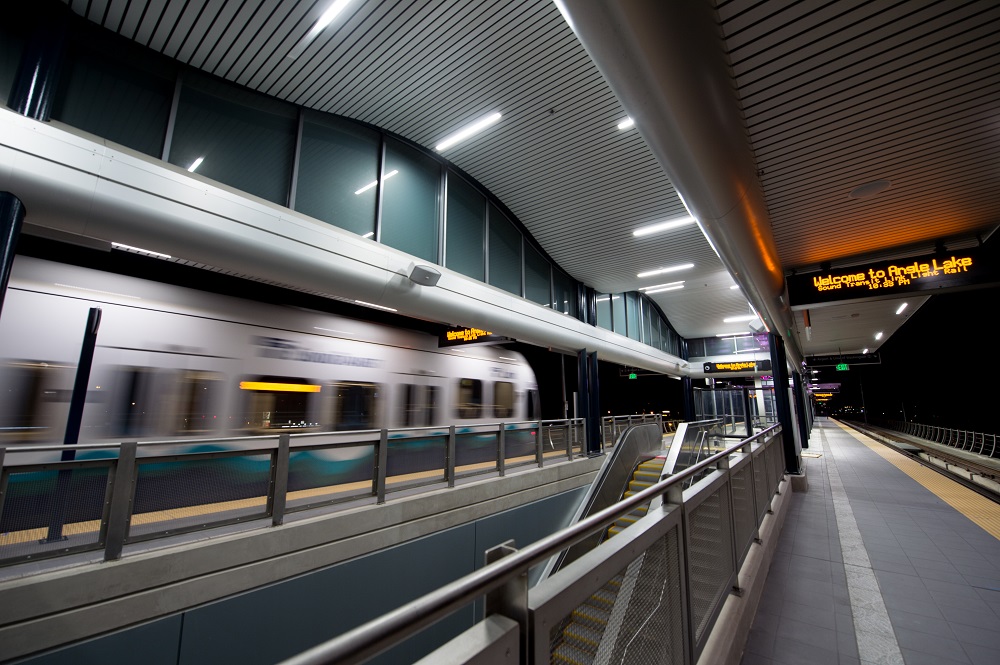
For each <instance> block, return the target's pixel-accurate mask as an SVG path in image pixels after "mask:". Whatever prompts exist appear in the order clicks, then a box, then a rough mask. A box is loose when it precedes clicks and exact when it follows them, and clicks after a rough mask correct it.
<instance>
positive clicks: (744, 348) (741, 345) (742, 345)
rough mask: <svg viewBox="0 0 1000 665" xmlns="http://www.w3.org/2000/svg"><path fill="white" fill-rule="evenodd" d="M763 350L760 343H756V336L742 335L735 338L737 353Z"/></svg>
mask: <svg viewBox="0 0 1000 665" xmlns="http://www.w3.org/2000/svg"><path fill="white" fill-rule="evenodd" d="M765 350H766V349H763V348H761V345H760V344H758V343H757V338H756V337H754V336H753V335H744V336H743V337H737V338H736V352H737V353H750V352H751V351H765Z"/></svg>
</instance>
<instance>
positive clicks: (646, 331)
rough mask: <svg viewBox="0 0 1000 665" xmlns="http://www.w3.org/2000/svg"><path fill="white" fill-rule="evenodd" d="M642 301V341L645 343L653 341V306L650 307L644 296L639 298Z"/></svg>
mask: <svg viewBox="0 0 1000 665" xmlns="http://www.w3.org/2000/svg"><path fill="white" fill-rule="evenodd" d="M641 301H642V330H643V334H642V341H643V342H645V343H646V344H652V343H653V316H655V315H654V314H653V308H652V307H650V305H649V301H648V300H646V299H645V298H641Z"/></svg>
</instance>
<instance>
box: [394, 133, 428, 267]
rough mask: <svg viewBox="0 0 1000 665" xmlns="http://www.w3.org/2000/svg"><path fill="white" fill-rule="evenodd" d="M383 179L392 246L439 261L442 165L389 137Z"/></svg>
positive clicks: (426, 258)
mask: <svg viewBox="0 0 1000 665" xmlns="http://www.w3.org/2000/svg"><path fill="white" fill-rule="evenodd" d="M382 172H383V173H384V174H385V176H384V180H383V182H382V232H381V237H380V238H379V240H380V241H381V242H382V243H383V244H385V245H388V246H389V247H395V248H396V249H398V250H401V251H404V252H407V253H408V254H412V255H414V256H418V257H420V258H422V259H425V260H427V261H431V262H434V263H437V260H438V256H437V254H438V252H437V249H438V233H437V231H438V217H439V208H440V199H441V193H440V192H441V166H440V164H438V162H437V161H435V160H434V159H433V158H431V157H429V156H427V155H424V154H421V153H420V152H417V151H416V150H414V149H413V148H410V147H408V146H405V145H403V144H402V143H400V142H398V141H392V140H387V141H386V147H385V165H384V166H383V167H382Z"/></svg>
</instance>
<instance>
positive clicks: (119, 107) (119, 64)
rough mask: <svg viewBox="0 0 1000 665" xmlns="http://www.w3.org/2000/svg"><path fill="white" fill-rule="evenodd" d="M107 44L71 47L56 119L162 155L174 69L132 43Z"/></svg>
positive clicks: (56, 103)
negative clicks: (93, 47)
mask: <svg viewBox="0 0 1000 665" xmlns="http://www.w3.org/2000/svg"><path fill="white" fill-rule="evenodd" d="M104 46H105V47H106V48H107V51H104V52H99V51H96V50H92V49H90V48H89V47H88V46H86V45H79V46H78V45H71V46H70V47H69V52H68V53H67V54H66V55H67V57H66V59H65V61H64V68H63V71H62V73H61V74H60V77H59V90H58V93H57V95H56V101H55V103H54V104H53V107H52V118H53V119H55V120H58V121H60V122H64V123H66V124H67V125H71V126H73V127H77V128H79V129H82V130H84V131H85V132H90V133H91V134H96V135H97V136H100V137H101V138H104V139H107V140H109V141H113V142H114V143H119V144H121V145H123V146H126V147H128V148H131V149H132V150H137V151H138V152H141V153H144V154H146V155H150V156H151V157H155V158H156V159H159V158H160V157H162V156H163V141H164V138H165V137H166V133H167V121H168V120H169V118H170V105H171V103H172V101H173V96H174V78H175V73H174V71H173V70H172V69H171V68H170V67H169V66H168V65H166V64H165V62H164V61H163V60H160V59H158V58H152V57H150V56H149V55H147V53H146V52H143V51H138V50H137V49H136V48H134V47H133V46H132V45H131V44H119V43H116V42H110V41H109V42H106V43H104Z"/></svg>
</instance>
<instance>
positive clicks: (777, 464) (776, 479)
mask: <svg viewBox="0 0 1000 665" xmlns="http://www.w3.org/2000/svg"><path fill="white" fill-rule="evenodd" d="M778 443H779V442H778V441H774V442H773V443H771V445H770V446H768V452H770V453H771V463H772V465H773V466H772V468H773V473H774V475H773V476H772V477H771V482H772V484H771V488H770V489H771V493H772V494H773V493H774V492H777V491H778V483H780V482H781V477H782V476H784V475H785V454H784V448H783V447H782V446H780V445H778Z"/></svg>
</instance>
